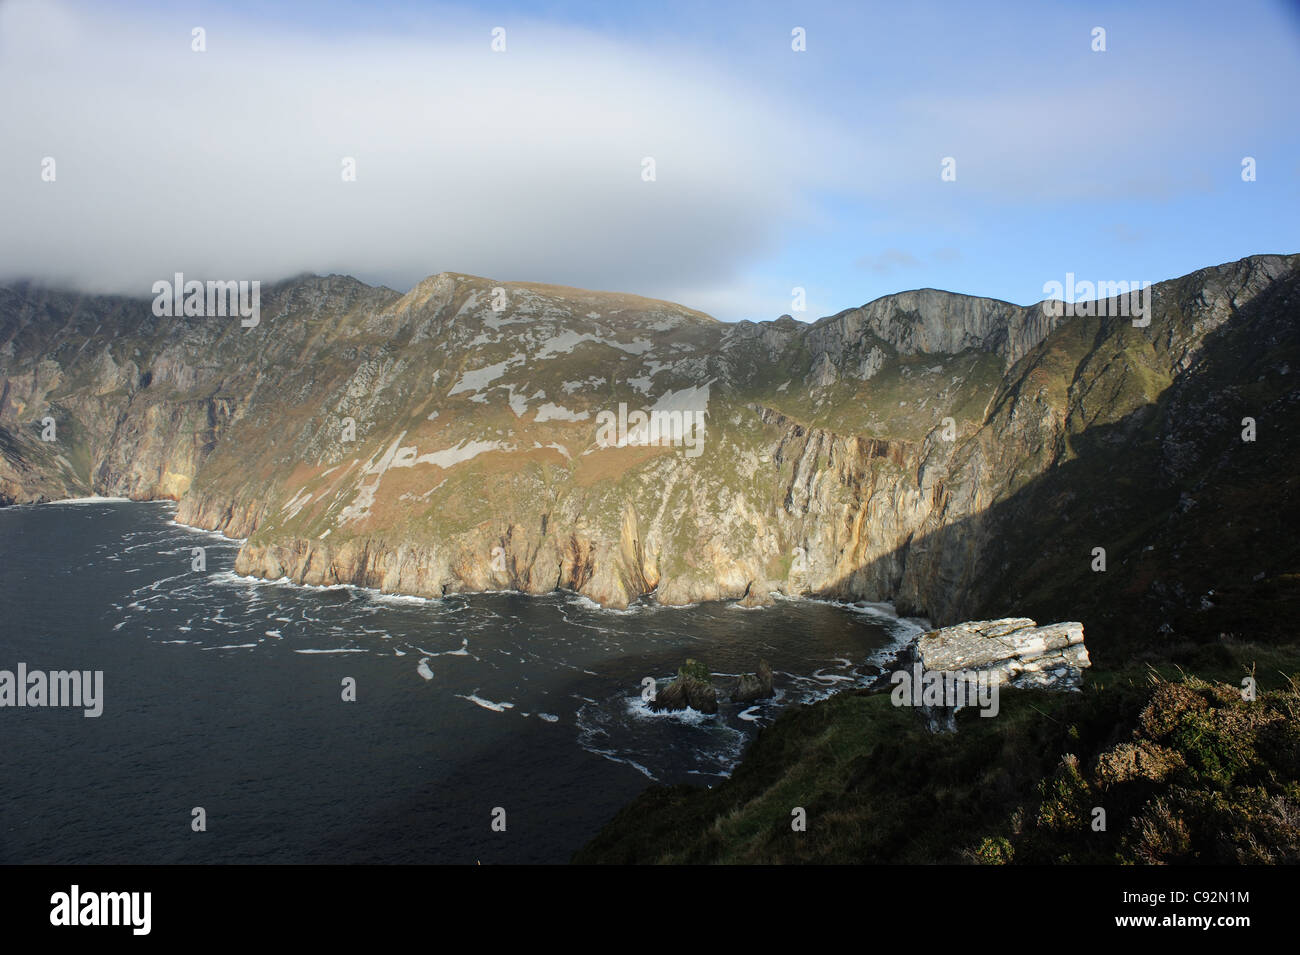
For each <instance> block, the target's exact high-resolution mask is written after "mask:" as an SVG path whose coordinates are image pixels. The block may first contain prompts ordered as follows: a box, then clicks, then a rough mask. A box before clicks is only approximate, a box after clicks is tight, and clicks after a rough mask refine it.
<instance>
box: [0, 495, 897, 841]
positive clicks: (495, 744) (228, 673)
mask: <svg viewBox="0 0 1300 955" xmlns="http://www.w3.org/2000/svg"><path fill="white" fill-rule="evenodd" d="M174 512H175V508H174V505H171V504H169V503H150V504H136V503H127V502H85V503H69V504H53V505H43V506H40V507H21V508H8V509H4V510H0V670H11V671H13V670H16V669H17V665H18V663H19V662H23V663H26V664H27V667H28V669H29V670H47V671H48V670H62V669H77V670H102V671H103V672H104V709H103V715H102V716H100V717H99V718H96V719H88V718H85V717H84V716H83V715H82V711H81V710H79V709H58V708H49V707H46V708H12V707H3V708H0V863H15V862H18V863H28V862H51V863H173V862H177V863H179V862H185V863H195V862H261V863H266V862H274V863H299V862H303V863H305V862H384V863H405V862H412V863H414V862H443V863H469V864H473V863H475V862H478V861H481V862H483V863H484V864H488V863H493V862H563V861H567V860H568V858H569V857H570V855H571V854H572V853H573V851H574V850H575V849H577V848H578V847H579V846H581V845H582V844H583V843H584V842H585V841H586V840H587V839H589V838H590V837H591V836H592V835H594V834H595V832H596V831H597V829H599V827H600V826H601V825H602V824H603V823H604V822H606V821H607V820H608V819H609V818H610V817H611V816H612V815H613V814H614V813H615V812H616V811H617V810H618V809H619V808H620V807H621V806H623V805H625V804H626V803H627V802H628V801H629V800H631V799H632V798H634V797H635V796H636V795H637V794H638V793H639V792H640V791H641V790H642V789H644V788H645V786H647V785H648V784H650V783H651V782H652V781H656V782H661V783H676V782H695V783H700V784H710V783H714V782H717V781H718V780H719V779H721V778H722V777H723V776H724V775H725V774H726V773H727V772H729V771H730V769H731V767H732V766H733V765H734V763H735V761H736V759H737V758H738V757H739V755H740V753H741V751H742V749H743V747H744V746H745V744H746V743H747V742H748V741H749V740H750V739H751V738H752V736H753V734H754V732H755V731H756V728H757V727H758V726H761V725H762V724H763V723H765V722H768V721H770V720H771V718H772V717H773V715H774V714H775V713H777V712H778V711H779V708H780V707H781V706H783V705H788V704H789V703H790V702H792V701H799V700H809V699H814V698H817V697H821V696H825V695H826V694H828V693H829V692H831V691H833V690H835V689H839V688H842V687H845V686H850V685H853V684H854V683H859V682H863V681H864V680H865V678H866V675H867V674H868V673H869V672H870V670H869V664H870V663H871V662H872V660H873V659H877V660H878V659H879V658H880V657H881V656H882V654H883V653H884V652H885V650H886V648H887V647H889V646H891V645H892V644H894V643H895V642H896V641H897V640H898V639H900V637H902V636H903V635H904V634H906V633H908V632H913V631H914V630H915V626H914V625H912V624H910V623H909V622H906V621H891V619H890V618H889V616H888V615H887V613H886V612H885V610H886V609H887V608H880V607H865V606H864V607H858V608H845V607H837V606H831V605H827V604H820V603H813V602H805V601H799V602H793V601H791V602H782V603H779V604H778V605H777V606H776V607H774V608H768V609H764V610H752V611H747V610H741V609H739V608H735V607H731V606H729V605H701V606H697V607H690V608H683V609H672V608H659V607H645V608H637V609H634V610H632V611H628V612H623V613H619V612H611V611H604V610H600V609H598V608H596V607H594V606H593V605H591V604H590V603H589V602H587V601H585V600H584V599H582V598H580V597H576V596H574V595H563V594H556V595H552V596H547V597H540V598H539V597H525V596H520V595H513V594H492V595H483V596H474V597H451V598H447V599H443V600H422V599H415V598H402V597H388V596H384V595H380V594H376V593H373V592H369V591H364V590H360V589H357V588H345V587H338V588H329V589H322V588H306V587H298V586H294V585H291V584H288V583H267V582H261V581H252V580H248V579H245V578H240V577H237V576H235V575H234V574H233V573H232V571H231V568H232V566H233V563H234V557H235V553H236V550H237V547H238V545H237V543H235V542H232V541H227V540H225V539H223V538H221V537H219V536H218V535H214V534H208V533H204V532H200V531H195V530H191V529H189V528H185V527H181V526H179V525H177V524H175V523H174V522H173V521H172V516H173V514H174ZM196 546H202V547H204V548H206V560H207V567H206V570H204V571H201V572H195V571H192V570H191V565H190V562H191V548H193V547H196ZM760 655H761V656H763V657H766V658H767V659H768V660H769V661H770V662H771V664H772V666H773V668H774V670H775V671H776V683H777V687H778V689H779V691H780V692H779V695H778V698H777V699H776V700H775V701H773V702H770V703H765V704H762V705H760V706H758V707H751V708H743V707H739V706H733V705H729V704H724V705H723V707H722V711H721V712H720V713H719V714H718V715H716V716H712V717H702V716H700V715H699V714H694V713H688V714H687V715H684V716H683V715H653V714H650V713H649V712H648V711H647V710H646V709H645V707H644V705H643V704H642V703H641V701H640V690H641V681H642V679H643V678H644V677H646V676H651V677H655V678H656V679H658V680H659V685H660V686H661V687H662V686H663V685H664V684H665V682H666V681H667V680H668V679H669V678H670V677H671V675H672V674H673V673H674V672H675V670H676V668H677V667H678V666H679V665H680V663H681V662H682V660H683V659H685V658H686V657H687V656H694V657H697V658H699V659H701V660H703V661H705V662H706V663H707V664H708V665H709V666H710V668H711V669H712V670H713V671H714V673H715V674H718V676H717V678H716V680H715V682H717V683H719V685H721V686H726V685H727V684H728V683H729V682H730V675H734V674H737V673H740V672H742V671H752V670H753V669H754V668H755V666H756V664H757V660H758V657H759V656H760ZM345 677H351V678H353V679H354V680H355V681H356V687H357V690H356V695H357V700H356V702H344V701H343V700H342V681H343V680H344V678H345ZM194 807H203V809H204V810H205V811H206V815H207V831H206V832H194V831H192V829H191V818H192V816H191V810H192V809H193V808H194ZM496 807H501V808H503V809H505V820H506V830H505V831H504V832H498V831H493V829H492V827H491V822H492V815H493V810H494V809H495V808H496Z"/></svg>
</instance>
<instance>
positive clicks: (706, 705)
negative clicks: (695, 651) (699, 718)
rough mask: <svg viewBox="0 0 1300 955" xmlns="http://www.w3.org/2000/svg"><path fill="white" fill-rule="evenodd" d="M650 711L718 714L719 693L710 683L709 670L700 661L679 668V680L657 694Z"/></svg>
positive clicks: (688, 661)
mask: <svg viewBox="0 0 1300 955" xmlns="http://www.w3.org/2000/svg"><path fill="white" fill-rule="evenodd" d="M650 709H652V710H685V709H692V710H696V711H698V712H700V713H716V712H718V691H717V690H716V689H714V687H713V684H712V682H711V681H710V674H709V668H708V667H707V666H705V665H704V664H703V663H701V662H700V661H699V660H687V661H686V663H685V664H683V665H682V666H681V667H679V668H678V670H677V679H675V680H673V682H672V683H670V684H668V686H667V687H665V688H664V689H663V690H660V691H659V692H657V693H656V694H655V698H654V699H653V700H651V701H650Z"/></svg>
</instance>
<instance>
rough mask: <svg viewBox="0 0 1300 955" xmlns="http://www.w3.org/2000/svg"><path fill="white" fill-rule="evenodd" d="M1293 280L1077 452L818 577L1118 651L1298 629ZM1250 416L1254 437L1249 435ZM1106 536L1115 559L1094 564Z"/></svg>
mask: <svg viewBox="0 0 1300 955" xmlns="http://www.w3.org/2000/svg"><path fill="white" fill-rule="evenodd" d="M1296 287H1297V281H1296V279H1294V278H1292V279H1290V280H1289V281H1285V282H1281V283H1278V285H1277V286H1275V287H1274V288H1273V289H1271V290H1269V293H1267V294H1261V295H1260V296H1259V297H1258V298H1257V299H1256V300H1255V301H1253V302H1252V303H1251V304H1250V305H1249V306H1247V307H1246V308H1244V309H1242V310H1240V311H1239V312H1237V313H1236V314H1235V315H1234V316H1233V318H1231V319H1230V320H1229V321H1228V322H1226V323H1225V324H1224V325H1223V326H1221V327H1220V328H1218V329H1216V330H1215V331H1214V332H1212V333H1210V334H1209V335H1207V336H1206V339H1205V344H1204V350H1203V351H1202V353H1201V357H1200V359H1198V361H1197V362H1196V363H1195V364H1194V365H1193V366H1192V367H1191V368H1189V369H1187V370H1186V371H1184V372H1183V373H1182V374H1181V375H1179V376H1178V377H1177V378H1176V379H1175V380H1174V382H1173V383H1172V384H1171V385H1170V386H1169V387H1168V388H1166V389H1165V390H1164V391H1163V392H1162V393H1161V394H1160V396H1159V397H1158V398H1157V400H1156V401H1155V402H1153V403H1149V404H1146V405H1143V406H1141V407H1138V408H1136V409H1135V410H1134V411H1132V412H1131V413H1129V414H1128V415H1126V416H1125V417H1123V418H1122V419H1120V420H1117V421H1115V422H1112V423H1108V424H1104V425H1096V426H1094V427H1091V428H1089V429H1087V430H1085V431H1083V432H1081V433H1078V434H1075V435H1073V436H1072V437H1071V439H1070V444H1071V448H1072V450H1073V452H1074V456H1073V457H1072V458H1071V459H1070V460H1067V461H1064V462H1061V463H1059V464H1057V465H1055V466H1053V467H1052V468H1050V469H1049V470H1047V471H1046V472H1044V473H1042V474H1040V475H1038V476H1037V477H1035V478H1033V479H1032V480H1030V481H1029V482H1028V483H1026V484H1025V485H1024V486H1022V487H1021V488H1019V489H1018V490H1016V491H1015V492H1013V493H1012V494H1010V495H1009V496H1007V497H1006V498H1004V499H1002V500H999V501H996V502H995V503H993V504H992V505H990V506H989V507H988V508H986V509H985V510H983V511H981V512H980V513H978V514H975V515H972V516H969V517H967V518H964V519H962V520H958V521H956V522H954V523H953V524H951V525H949V526H946V527H944V528H942V529H941V530H938V531H935V532H932V533H929V534H927V535H925V536H918V537H915V538H912V539H909V540H908V541H907V543H905V544H904V545H902V546H901V547H899V548H898V549H896V550H895V551H893V552H892V553H890V554H887V555H885V556H882V557H880V558H878V559H876V560H873V561H871V562H870V563H869V564H867V565H864V566H863V567H861V568H859V569H858V571H857V572H856V573H855V574H853V575H852V576H849V575H846V576H845V577H843V578H841V579H840V580H838V581H836V582H835V583H834V584H833V585H832V586H831V587H829V588H827V589H826V590H825V591H823V593H825V594H826V595H827V596H837V597H841V598H843V597H845V596H847V595H849V594H851V593H853V591H854V589H855V588H854V587H853V586H852V583H851V581H852V580H853V579H854V578H856V579H857V580H862V579H867V580H881V581H883V580H890V582H891V584H892V593H884V594H881V595H880V596H882V597H886V598H892V599H895V601H896V603H897V604H898V609H899V611H900V612H902V613H908V614H919V615H925V616H929V617H930V618H931V620H932V622H933V623H934V624H935V625H944V624H950V623H955V622H959V621H961V620H969V619H980V618H989V617H1003V616H1028V617H1033V618H1034V619H1036V620H1038V621H1039V622H1040V623H1044V622H1055V621H1060V620H1079V621H1082V622H1083V624H1084V627H1085V634H1086V639H1087V644H1088V646H1089V648H1090V650H1091V651H1092V655H1093V659H1094V661H1095V662H1097V663H1099V664H1101V665H1104V666H1107V667H1115V666H1121V665H1123V664H1124V663H1125V662H1129V661H1131V660H1134V659H1139V660H1140V659H1149V660H1158V659H1160V660H1172V661H1173V662H1177V663H1187V664H1194V663H1198V662H1204V661H1206V659H1207V655H1208V656H1209V658H1210V659H1213V658H1214V655H1215V645H1216V644H1217V643H1220V642H1221V641H1234V640H1236V641H1242V642H1246V641H1250V642H1284V641H1285V642H1293V641H1294V640H1295V634H1294V627H1293V625H1292V621H1293V620H1294V619H1295V617H1296V615H1297V613H1300V573H1298V572H1300V542H1298V540H1297V536H1296V534H1295V532H1294V528H1295V527H1296V526H1297V524H1300V520H1297V518H1300V494H1298V493H1297V480H1296V477H1295V475H1296V473H1297V470H1298V469H1300V441H1297V440H1296V439H1297V437H1298V436H1297V433H1296V432H1297V425H1296V423H1297V421H1300V417H1298V416H1297V413H1296V412H1297V410H1300V409H1296V408H1295V404H1296V403H1297V402H1298V401H1300V394H1297V392H1296V391H1295V389H1294V388H1293V387H1292V386H1289V385H1288V384H1287V382H1286V379H1285V376H1286V375H1287V374H1288V371H1289V367H1288V361H1290V360H1291V359H1292V358H1293V357H1294V359H1295V364H1294V365H1291V366H1290V367H1300V329H1297V326H1296V323H1295V322H1294V320H1293V319H1292V318H1290V317H1289V315H1288V310H1289V309H1291V302H1292V301H1294V295H1295V290H1296ZM1289 296H1290V297H1289ZM1101 340H1102V338H1101V336H1100V335H1099V338H1098V342H1099V343H1100V342H1101ZM1283 358H1285V359H1287V361H1282V360H1281V359H1283ZM1247 416H1250V417H1252V418H1255V419H1256V427H1257V429H1258V431H1257V434H1256V438H1255V440H1254V441H1253V442H1247V441H1244V440H1243V439H1242V419H1243V418H1244V417H1247ZM1171 462H1172V463H1173V464H1174V468H1173V470H1176V471H1177V472H1178V474H1179V477H1177V478H1175V477H1172V476H1171V475H1170V474H1169V473H1168V472H1169V471H1170V470H1171V468H1170V464H1171ZM935 493H936V494H938V493H941V487H939V488H936V489H935ZM1099 547H1100V548H1104V549H1105V570H1104V571H1100V570H1094V562H1095V561H1096V557H1095V554H1094V548H1099ZM900 567H902V568H904V570H903V572H902V574H901V575H900V573H899V570H898V568H900ZM909 578H910V579H909ZM857 589H858V590H859V592H860V585H859V587H858V588H857ZM1220 655H1221V654H1220Z"/></svg>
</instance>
